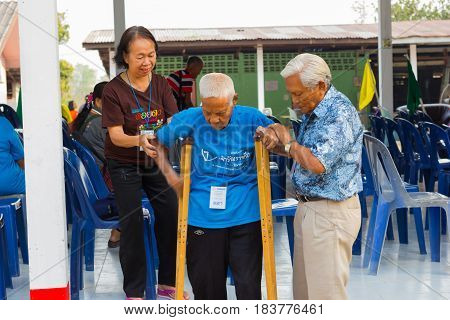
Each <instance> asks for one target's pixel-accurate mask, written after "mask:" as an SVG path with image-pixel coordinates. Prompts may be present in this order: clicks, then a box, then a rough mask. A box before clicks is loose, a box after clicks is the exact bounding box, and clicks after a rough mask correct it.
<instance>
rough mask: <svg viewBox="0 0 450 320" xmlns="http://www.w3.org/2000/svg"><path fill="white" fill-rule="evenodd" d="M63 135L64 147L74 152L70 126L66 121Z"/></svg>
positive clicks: (63, 122)
mask: <svg viewBox="0 0 450 320" xmlns="http://www.w3.org/2000/svg"><path fill="white" fill-rule="evenodd" d="M62 134H63V146H64V147H65V148H67V149H69V150H72V151H74V146H73V143H72V137H71V136H70V130H69V125H68V124H67V121H66V120H65V119H62Z"/></svg>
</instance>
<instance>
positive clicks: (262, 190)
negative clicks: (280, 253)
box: [255, 134, 277, 300]
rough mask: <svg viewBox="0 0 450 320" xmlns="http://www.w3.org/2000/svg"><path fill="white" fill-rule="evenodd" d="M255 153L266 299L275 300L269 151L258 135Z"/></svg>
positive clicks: (275, 279) (275, 280) (275, 285)
mask: <svg viewBox="0 0 450 320" xmlns="http://www.w3.org/2000/svg"><path fill="white" fill-rule="evenodd" d="M255 153H256V170H257V175H258V194H259V208H260V209H259V210H260V214H261V233H262V243H263V257H264V272H265V276H266V287H267V299H268V300H277V278H276V272H275V251H274V248H273V223H272V198H271V195H270V171H269V151H267V149H266V148H264V146H263V144H262V142H261V137H260V136H259V135H258V134H257V135H256V136H255Z"/></svg>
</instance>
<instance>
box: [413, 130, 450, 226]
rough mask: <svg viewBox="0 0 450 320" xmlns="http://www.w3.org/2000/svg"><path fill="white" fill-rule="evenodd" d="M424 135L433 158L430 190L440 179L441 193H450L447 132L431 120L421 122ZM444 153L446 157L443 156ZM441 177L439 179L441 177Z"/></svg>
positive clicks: (444, 222)
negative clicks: (446, 178)
mask: <svg viewBox="0 0 450 320" xmlns="http://www.w3.org/2000/svg"><path fill="white" fill-rule="evenodd" d="M420 128H421V131H422V135H423V136H424V138H425V139H427V141H428V143H429V151H430V160H431V165H432V169H431V179H430V186H429V189H431V190H429V191H434V190H433V189H434V184H435V181H439V184H438V191H439V193H441V194H444V195H447V196H448V195H449V193H448V183H446V182H445V177H446V176H447V175H448V174H449V172H450V158H449V156H450V139H449V136H448V134H447V132H446V131H445V130H444V129H442V128H441V127H439V126H438V125H436V124H434V123H430V122H422V123H421V126H420ZM441 155H444V156H445V158H444V157H441ZM440 177H441V179H440V180H439V178H440ZM446 220H447V219H446V216H445V212H442V234H446V233H447V232H446V231H447V224H446Z"/></svg>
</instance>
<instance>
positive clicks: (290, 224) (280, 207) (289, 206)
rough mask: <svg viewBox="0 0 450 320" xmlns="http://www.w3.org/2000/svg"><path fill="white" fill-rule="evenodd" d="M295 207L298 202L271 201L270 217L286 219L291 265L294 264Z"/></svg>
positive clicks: (293, 200)
mask: <svg viewBox="0 0 450 320" xmlns="http://www.w3.org/2000/svg"><path fill="white" fill-rule="evenodd" d="M297 205H298V201H297V200H295V199H292V198H288V199H277V200H273V201H272V215H273V216H275V217H285V219H286V230H287V234H288V241H289V252H290V254H291V263H292V264H294V218H295V211H296V210H297Z"/></svg>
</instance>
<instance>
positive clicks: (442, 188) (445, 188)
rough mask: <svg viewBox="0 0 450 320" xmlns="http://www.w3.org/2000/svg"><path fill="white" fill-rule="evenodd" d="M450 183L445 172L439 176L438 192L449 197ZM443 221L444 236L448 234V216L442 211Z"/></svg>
mask: <svg viewBox="0 0 450 320" xmlns="http://www.w3.org/2000/svg"><path fill="white" fill-rule="evenodd" d="M449 189H450V188H449V181H448V178H447V174H446V173H445V172H442V173H440V174H439V176H438V192H439V193H440V194H443V195H446V196H449V195H450V194H449V191H450V190H449ZM441 219H442V234H443V235H446V234H447V214H446V212H445V210H443V209H442V210H441Z"/></svg>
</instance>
